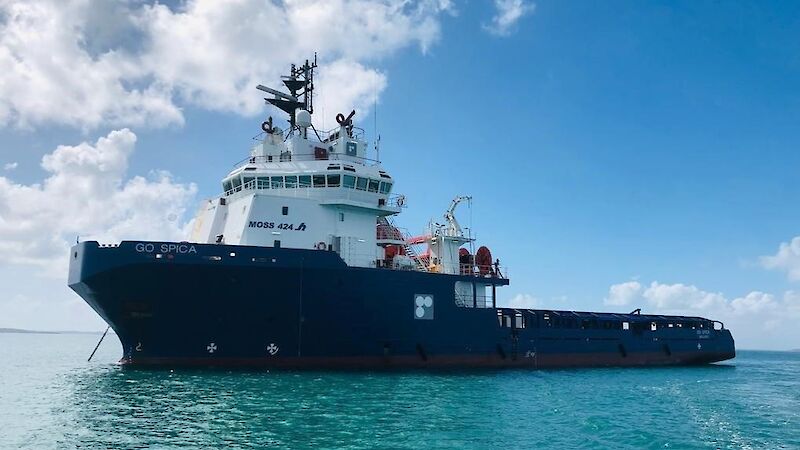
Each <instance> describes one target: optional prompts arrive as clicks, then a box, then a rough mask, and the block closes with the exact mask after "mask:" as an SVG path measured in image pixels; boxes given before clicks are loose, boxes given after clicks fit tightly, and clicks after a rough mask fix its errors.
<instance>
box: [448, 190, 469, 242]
mask: <svg viewBox="0 0 800 450" xmlns="http://www.w3.org/2000/svg"><path fill="white" fill-rule="evenodd" d="M464 201H467V202H469V201H472V197H470V196H467V195H459V196H457V197H456V198H454V199H453V201H452V202H451V203H450V207H449V208H447V212H445V213H444V219H445V220H446V221H447V234H448V235H449V236H458V237H462V236H463V235H464V232H463V231H461V225H459V224H458V220H456V216H455V212H456V208H457V207H458V205H459V204H460V203H461V202H464Z"/></svg>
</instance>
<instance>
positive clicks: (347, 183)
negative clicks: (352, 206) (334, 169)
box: [342, 175, 356, 189]
mask: <svg viewBox="0 0 800 450" xmlns="http://www.w3.org/2000/svg"><path fill="white" fill-rule="evenodd" d="M342 186H344V187H346V188H347V189H353V188H355V187H356V177H354V176H352V175H345V176H344V177H342Z"/></svg>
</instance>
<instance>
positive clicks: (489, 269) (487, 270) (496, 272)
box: [459, 264, 508, 278]
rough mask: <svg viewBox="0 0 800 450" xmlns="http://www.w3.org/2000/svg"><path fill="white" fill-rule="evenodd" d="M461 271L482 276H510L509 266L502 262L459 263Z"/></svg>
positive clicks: (461, 272) (462, 273) (465, 273)
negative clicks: (501, 263)
mask: <svg viewBox="0 0 800 450" xmlns="http://www.w3.org/2000/svg"><path fill="white" fill-rule="evenodd" d="M459 273H460V274H461V275H474V276H476V277H481V278H508V267H506V266H502V265H500V264H459Z"/></svg>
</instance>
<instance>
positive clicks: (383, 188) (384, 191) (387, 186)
mask: <svg viewBox="0 0 800 450" xmlns="http://www.w3.org/2000/svg"><path fill="white" fill-rule="evenodd" d="M391 190H392V183H387V182H385V181H381V188H380V191H381V194H388V193H389V191H391Z"/></svg>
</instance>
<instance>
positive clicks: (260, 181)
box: [256, 177, 269, 189]
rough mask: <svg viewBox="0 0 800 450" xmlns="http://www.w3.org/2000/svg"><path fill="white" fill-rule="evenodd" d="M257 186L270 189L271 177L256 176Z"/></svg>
mask: <svg viewBox="0 0 800 450" xmlns="http://www.w3.org/2000/svg"><path fill="white" fill-rule="evenodd" d="M256 188H257V189H269V177H258V178H256Z"/></svg>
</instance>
